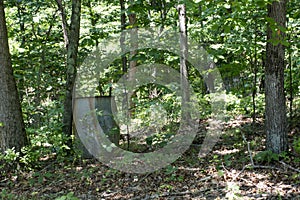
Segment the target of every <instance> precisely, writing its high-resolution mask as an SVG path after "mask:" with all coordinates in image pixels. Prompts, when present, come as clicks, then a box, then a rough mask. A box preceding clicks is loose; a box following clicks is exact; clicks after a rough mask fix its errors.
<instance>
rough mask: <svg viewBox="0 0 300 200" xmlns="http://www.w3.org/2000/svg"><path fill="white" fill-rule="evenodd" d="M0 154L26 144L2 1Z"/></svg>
mask: <svg viewBox="0 0 300 200" xmlns="http://www.w3.org/2000/svg"><path fill="white" fill-rule="evenodd" d="M0 102H1V103H0V152H2V153H3V152H4V151H5V150H7V149H10V148H15V150H16V151H17V152H20V150H21V148H22V147H23V146H24V145H26V144H27V139H26V133H25V126H24V121H23V118H22V111H21V105H20V101H19V95H18V92H17V87H16V82H15V79H14V76H13V69H12V65H11V59H10V53H9V46H8V36H7V27H6V21H5V13H4V5H3V0H0Z"/></svg>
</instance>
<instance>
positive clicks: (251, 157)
mask: <svg viewBox="0 0 300 200" xmlns="http://www.w3.org/2000/svg"><path fill="white" fill-rule="evenodd" d="M242 136H243V139H244V141H245V142H246V143H247V149H248V153H249V157H250V162H251V164H250V165H246V166H245V167H246V168H254V169H273V170H278V171H282V169H280V168H278V167H272V166H265V165H255V164H254V161H253V156H252V151H251V148H250V142H248V141H247V139H246V137H245V135H244V134H242Z"/></svg>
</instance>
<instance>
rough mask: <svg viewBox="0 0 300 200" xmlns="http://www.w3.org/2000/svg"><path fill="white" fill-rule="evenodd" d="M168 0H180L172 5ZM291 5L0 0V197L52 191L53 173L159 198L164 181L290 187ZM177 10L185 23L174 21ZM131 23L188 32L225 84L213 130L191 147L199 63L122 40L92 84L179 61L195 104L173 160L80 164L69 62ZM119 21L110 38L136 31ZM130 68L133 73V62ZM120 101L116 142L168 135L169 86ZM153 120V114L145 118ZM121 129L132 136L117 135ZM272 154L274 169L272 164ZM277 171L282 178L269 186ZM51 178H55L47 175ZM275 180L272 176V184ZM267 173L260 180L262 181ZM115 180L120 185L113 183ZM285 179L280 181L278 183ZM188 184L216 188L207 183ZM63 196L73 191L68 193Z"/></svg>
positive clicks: (133, 146) (298, 90)
mask: <svg viewBox="0 0 300 200" xmlns="http://www.w3.org/2000/svg"><path fill="white" fill-rule="evenodd" d="M178 5H182V7H181V9H179V11H180V12H178V9H177V8H178ZM183 5H184V7H183ZM299 6H300V5H299V2H298V0H290V1H288V2H287V1H285V0H282V1H275V0H274V1H273V0H251V1H250V0H231V1H223V0H222V1H221V0H213V1H207V0H193V1H192V0H184V1H172V0H134V1H133V0H119V1H107V0H102V1H99V0H56V1H53V0H37V1H32V0H22V1H20V0H7V1H5V11H6V18H5V17H4V12H3V9H4V8H3V0H0V8H1V9H0V148H1V152H2V153H0V177H1V181H0V189H1V191H2V192H0V199H2V198H3V199H6V197H7V198H8V196H9V195H8V194H7V191H8V193H10V191H11V189H12V191H13V189H14V192H16V193H17V195H18V197H20V196H23V194H24V198H25V199H30V198H27V197H28V196H30V197H32V198H34V199H35V198H38V197H37V196H34V195H35V194H37V193H38V194H39V195H41V196H43V195H44V193H45V194H46V193H47V195H48V196H47V197H45V198H48V199H49V198H50V199H55V197H57V195H60V193H59V192H63V193H65V192H66V191H62V190H65V188H63V189H62V188H58V187H61V185H62V184H64V186H65V187H66V188H68V189H69V190H70V191H73V192H75V193H81V194H83V193H85V194H86V191H85V190H86V188H89V189H91V193H93V194H95V193H97V194H99V193H101V195H98V196H96V197H95V199H99V198H110V197H111V196H113V195H114V194H112V193H110V194H108V193H107V192H108V191H116V195H115V197H116V198H117V196H118V195H119V196H121V195H120V194H123V195H124V196H126V195H127V194H124V193H127V192H129V193H130V195H131V196H130V195H128V196H130V198H131V197H133V196H134V195H137V193H140V191H144V192H145V193H147V195H144V196H140V197H141V198H139V196H138V197H137V199H144V198H149V195H151V193H154V194H153V195H154V196H153V197H154V198H157V197H158V198H159V197H166V198H167V197H168V195H170V194H172V192H175V194H176V195H182V196H183V195H188V194H189V193H193V191H182V189H184V190H190V188H193V189H194V188H196V187H198V186H199V187H201V186H204V188H214V189H215V188H218V190H216V191H217V192H219V193H220V195H223V194H224V196H225V194H229V195H231V196H230V197H232V198H234V197H237V196H241V195H242V193H243V192H244V194H245V193H246V192H248V195H252V193H253V194H254V193H255V196H253V198H258V197H259V196H257V195H261V193H263V194H264V195H269V196H270V195H274V194H273V193H274V192H276V194H275V196H276V195H277V196H278V194H280V195H282V194H286V195H294V194H299V195H300V191H299V192H298V193H296V192H295V191H297V190H299V177H300V175H299V169H297V166H299V163H300V159H299V155H300V132H299V130H300V127H299V118H300V112H299V107H300V82H299V80H300V73H299V65H300V56H299V48H300V34H299V33H300V20H299V16H300V7H299ZM183 8H184V9H185V11H184V10H183ZM179 18H180V19H182V20H181V22H185V23H179V22H180V21H179V20H178V19H179ZM5 19H6V22H5ZM5 24H7V29H8V31H7V33H6V27H5ZM180 25H182V26H181V29H179V27H180ZM133 27H139V28H149V27H160V29H159V30H160V31H161V33H163V31H164V30H165V29H167V28H171V29H173V30H177V31H181V32H182V36H183V37H182V40H181V44H182V46H181V49H182V50H186V49H187V48H188V47H186V44H185V43H186V41H185V37H186V35H188V40H190V41H196V42H197V43H199V48H200V47H203V48H204V49H205V50H206V51H207V52H208V53H209V54H210V55H211V59H212V60H213V61H214V63H215V66H216V67H217V69H218V70H219V71H220V73H221V76H222V79H223V82H224V85H223V86H224V88H225V89H226V108H224V113H222V114H224V116H225V118H226V122H224V125H225V126H224V130H222V131H224V134H223V135H222V136H221V140H220V141H219V143H217V144H216V146H215V148H214V149H212V152H211V153H210V154H208V155H207V157H205V158H199V157H197V156H198V152H199V149H200V148H201V144H202V141H203V137H204V136H205V135H206V134H207V132H208V130H209V127H208V125H209V122H210V120H211V118H212V117H213V115H212V108H211V103H210V101H211V95H210V91H209V87H208V85H207V83H205V81H204V78H205V75H206V74H200V73H199V72H197V70H196V69H195V68H194V67H193V66H192V65H191V63H189V62H186V60H184V57H185V56H186V52H184V51H183V52H182V56H179V55H176V54H173V53H172V52H169V51H166V50H159V49H152V48H149V49H138V50H132V51H130V52H128V53H125V54H124V55H122V56H120V57H119V58H115V60H114V62H113V63H111V65H110V66H108V68H107V69H106V70H105V71H104V72H103V73H101V74H99V85H97V91H96V93H95V95H96V96H109V95H110V94H111V91H116V90H117V88H116V82H117V81H118V80H119V79H120V78H121V77H122V76H123V75H124V73H125V72H127V70H129V69H130V68H131V69H138V67H139V66H140V65H142V64H153V63H158V64H164V65H167V66H169V67H171V68H173V69H175V70H177V71H178V72H179V73H180V71H182V72H183V73H184V74H185V76H187V77H188V80H189V84H190V86H191V87H192V88H193V90H194V93H195V94H196V97H197V98H195V99H192V101H195V102H197V106H198V109H199V111H200V113H201V115H200V116H197V118H198V119H199V133H198V134H197V136H196V138H195V140H194V142H193V144H192V145H191V147H190V149H189V151H188V152H187V153H185V154H184V155H182V157H180V158H179V160H178V162H175V163H174V164H172V165H170V166H167V167H166V168H165V169H162V170H161V171H157V172H155V173H153V174H150V175H147V176H144V177H142V176H135V175H133V176H131V175H127V174H122V173H119V172H116V171H114V170H112V169H108V168H105V167H104V166H103V165H101V164H99V165H98V164H97V167H99V168H96V167H95V166H96V165H93V166H91V165H89V164H88V163H89V162H93V161H91V160H89V161H86V160H84V161H83V159H82V157H80V156H81V155H80V154H78V153H77V152H76V150H77V149H76V148H73V144H74V143H75V142H74V141H75V140H74V137H73V131H74V130H72V126H73V125H72V101H71V100H72V98H71V94H72V89H73V84H74V78H75V75H76V68H77V67H78V66H80V65H81V63H82V62H83V61H84V60H85V58H87V56H88V55H90V53H91V52H93V50H95V49H96V48H98V47H99V46H98V45H99V44H102V42H103V41H104V40H106V39H108V38H109V37H110V36H113V35H114V34H116V33H119V32H120V31H124V30H129V29H131V28H133ZM185 28H186V29H185ZM131 33H132V34H131V36H132V38H131V40H125V34H123V35H122V36H124V37H122V38H120V45H121V48H123V49H125V47H135V48H137V47H138V46H139V44H138V43H137V42H136V41H137V40H136V38H138V37H139V34H140V33H139V32H138V31H136V30H133V31H132V32H131ZM185 34H186V35H185ZM129 35H130V34H129ZM140 36H141V34H140ZM7 40H8V42H9V47H10V48H8V43H7ZM178 42H180V41H178ZM98 50H99V49H98ZM9 51H10V54H11V62H10V58H9V57H10V55H9ZM187 57H188V55H187ZM180 62H181V63H182V65H180ZM183 63H185V64H186V67H182V66H184V65H183ZM205 67H206V68H209V67H207V66H205ZM12 69H13V70H12ZM186 69H188V73H186V72H185V71H187V70H186ZM207 70H208V71H210V70H212V69H207ZM13 75H14V77H13ZM14 78H15V80H14ZM130 78H132V79H134V78H135V73H134V70H133V71H131V74H130ZM97 84H98V83H97ZM15 85H16V86H17V89H18V92H17V90H16V87H15ZM187 99H188V98H187ZM129 101H130V103H128V104H129V105H127V106H129V107H130V109H131V110H132V112H131V113H128V114H130V117H131V118H132V122H133V123H132V124H129V125H128V127H127V130H128V131H127V132H126V133H128V135H127V137H126V133H125V134H124V133H123V132H122V135H121V139H120V142H119V146H120V147H121V148H123V149H126V150H130V151H132V152H137V153H140V152H142V153H147V152H150V151H154V150H157V149H160V148H162V147H164V145H166V144H167V143H168V142H169V141H172V138H174V135H175V134H176V131H177V130H178V129H179V128H180V127H179V122H180V120H181V119H182V116H183V115H182V113H181V109H180V108H181V99H180V98H177V97H176V94H174V92H173V91H171V90H170V89H169V88H167V87H164V86H161V85H156V84H147V85H143V86H141V87H139V88H136V90H135V91H134V95H132V97H131V99H130V100H129ZM187 101H188V100H187ZM20 104H21V106H20ZM287 107H288V109H286V108H287ZM21 109H22V112H21ZM225 111H226V112H225ZM187 114H188V113H187ZM188 117H189V116H188ZM99 118H101V117H99ZM22 119H23V121H24V123H23V121H22ZM155 123H160V124H159V126H153V124H155ZM121 128H122V127H121ZM24 129H25V130H26V136H27V137H28V143H29V142H30V143H29V144H28V145H25V144H26V142H27V140H26V136H25V132H24ZM129 133H131V135H134V134H136V135H138V134H140V135H142V137H129V136H130V134H129ZM144 133H151V134H148V135H147V134H144ZM117 140H119V138H117ZM116 143H117V142H116ZM24 146H25V147H24ZM75 147H77V146H76V145H75ZM11 148H15V150H9V149H11ZM70 148H73V149H74V150H75V151H72V153H73V154H69V153H70V151H67V150H69V149H70ZM16 152H18V153H16ZM20 152H22V154H20ZM273 152H275V154H274V153H273ZM67 153H68V154H67ZM195 154H197V155H196V156H195ZM249 154H250V155H249ZM81 161H82V162H81ZM15 163H18V164H19V163H22V167H21V168H18V169H21V170H24V171H21V173H18V172H17V170H16V171H13V168H12V165H13V164H15ZM283 163H284V164H283ZM93 164H94V163H93ZM15 166H17V165H15ZM249 166H250V167H249ZM282 166H284V167H283V169H284V170H280V169H282ZM293 166H294V167H293ZM260 167H262V168H263V170H261V169H260ZM199 169H200V170H199ZM274 169H276V170H274ZM286 169H288V170H291V171H292V172H290V171H288V170H286ZM96 170H97V173H96V174H95V173H94V172H95V171H96ZM33 171H34V173H33ZM8 172H10V173H8ZM12 172H13V173H12ZM26 172H30V173H26ZM235 172H237V173H235ZM244 172H247V173H244ZM57 173H61V174H59V175H58V176H57ZM70 174H71V175H70ZM78 174H80V175H78ZM270 174H272V176H271V177H270ZM77 175H78V177H77ZM2 177H3V178H2ZM157 177H159V179H157ZM254 177H257V178H256V179H255V178H254ZM261 177H266V178H265V180H267V181H268V184H265V183H264V182H260V181H261ZM273 177H274V178H273ZM275 177H276V178H275ZM239 178H241V179H239ZM270 178H273V180H272V181H273V183H274V184H273V183H272V184H273V185H272V184H271V182H270V180H269V179H270ZM116 179H117V180H118V182H117V183H116V181H115V180H116ZM275 179H276V180H275ZM2 180H3V181H2ZM74 180H75V181H74ZM99 180H100V181H99ZM137 180H138V181H137ZM187 180H188V181H187ZM220 180H223V182H221V184H219V182H218V181H220ZM244 180H247V181H246V183H245V181H244ZM235 181H238V182H235ZM251 181H252V182H251ZM74 182H75V183H74ZM202 182H203V184H202ZM204 182H205V183H204ZM249 182H251V183H252V185H251V184H250V186H249ZM279 182H280V183H281V182H284V183H285V185H284V186H283V187H280V183H279ZM56 183H62V184H58V185H59V186H57V187H55V185H57V184H56ZM122 183H125V184H124V185H123V186H122V185H121V184H122ZM207 183H208V184H209V185H207ZM215 183H217V184H215ZM258 183H259V184H258ZM277 183H278V184H277ZM142 184H143V185H142ZM195 184H196V186H195ZM230 184H231V185H230ZM243 184H245V185H243ZM270 184H271V185H270ZM276 184H277V186H278V185H279V186H278V187H277V188H276V189H274V188H275V187H276ZM3 185H4V186H3ZM45 185H46V186H48V188H44V187H45ZM260 185H263V188H259V186H260ZM266 185H267V186H266ZM268 185H269V188H270V189H269V191H265V190H266V189H265V188H267V187H268ZM287 185H288V187H285V186H287ZM34 186H37V188H35V187H34ZM115 186H117V187H115ZM187 186H188V187H187ZM265 186H266V187H265ZM112 187H113V188H112ZM121 187H122V191H121V192H120V191H117V190H118V189H116V188H121ZM2 188H4V189H3V190H2ZM40 188H43V190H41V189H40ZM74 188H75V189H74ZM128 188H130V189H128ZM132 188H134V189H132ZM140 188H142V189H140ZM174 188H176V189H174ZM186 188H188V189H186ZM285 188H290V193H289V194H287V193H288V192H287V190H286V189H285ZM27 190H28V192H27ZM29 190H30V191H29ZM74 190H76V191H74ZM154 190H155V191H154ZM20 191H22V192H20ZM37 191H41V192H37ZM54 191H59V192H57V194H56V193H55V192H54ZM26 192H27V193H26ZM272 192H273V193H272ZM20 193H22V194H20ZM41 193H43V194H41ZM198 193H199V194H200V193H201V194H203V195H208V197H207V198H208V199H210V198H213V197H215V198H218V196H213V195H214V194H215V192H214V191H212V192H210V191H207V190H205V192H203V191H201V190H199V191H198ZM157 194H159V196H155V195H157ZM236 194H238V195H236ZM110 195H111V196H110ZM160 195H161V196H160ZM164 195H165V196H164ZM176 195H175V196H176ZM66 196H67V197H66V198H69V197H70V198H73V193H69V194H66ZM246 196H247V195H246ZM277 196H276V197H277ZM18 197H16V199H20V198H18ZM52 197H53V198H52ZM193 197H195V195H194V196H193V195H191V198H193ZM264 197H265V196H264ZM264 197H262V198H264ZM291 199H296V197H295V196H292V197H291Z"/></svg>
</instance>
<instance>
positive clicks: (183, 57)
mask: <svg viewBox="0 0 300 200" xmlns="http://www.w3.org/2000/svg"><path fill="white" fill-rule="evenodd" d="M177 9H178V16H179V31H180V77H181V92H182V102H181V103H182V105H181V106H182V110H181V112H182V113H181V115H182V118H183V120H189V119H191V116H190V112H189V109H188V105H189V102H190V93H189V84H188V68H187V58H188V44H187V25H186V10H185V5H184V4H180V5H178V7H177Z"/></svg>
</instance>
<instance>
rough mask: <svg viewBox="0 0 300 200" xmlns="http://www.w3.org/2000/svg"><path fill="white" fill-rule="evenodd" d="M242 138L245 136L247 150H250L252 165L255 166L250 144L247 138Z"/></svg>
mask: <svg viewBox="0 0 300 200" xmlns="http://www.w3.org/2000/svg"><path fill="white" fill-rule="evenodd" d="M242 136H243V139H244V141H245V142H246V143H247V149H248V153H249V157H250V162H251V165H252V166H254V162H253V157H252V152H251V149H250V142H248V141H247V139H246V137H245V135H244V134H242Z"/></svg>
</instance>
